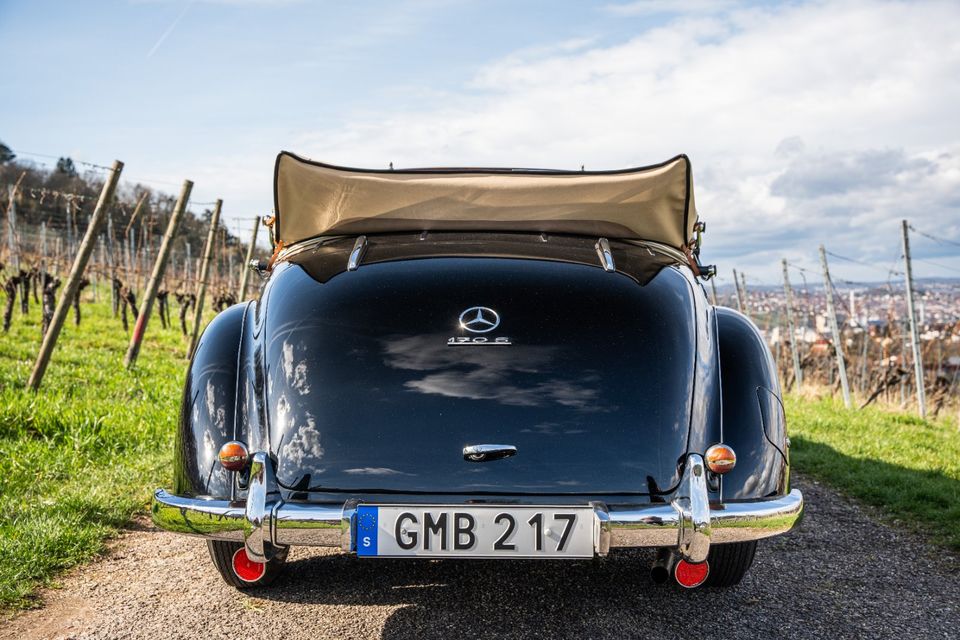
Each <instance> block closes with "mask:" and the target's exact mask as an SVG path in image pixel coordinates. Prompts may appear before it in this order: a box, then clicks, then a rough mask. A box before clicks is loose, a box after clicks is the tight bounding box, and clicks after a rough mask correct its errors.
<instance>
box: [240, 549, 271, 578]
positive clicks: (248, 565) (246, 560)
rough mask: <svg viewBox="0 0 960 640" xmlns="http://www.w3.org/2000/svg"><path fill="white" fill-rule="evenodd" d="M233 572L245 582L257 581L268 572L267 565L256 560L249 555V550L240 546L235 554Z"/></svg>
mask: <svg viewBox="0 0 960 640" xmlns="http://www.w3.org/2000/svg"><path fill="white" fill-rule="evenodd" d="M233 572H234V573H235V574H237V577H238V578H240V579H241V580H243V581H244V582H256V581H257V580H259V579H260V578H262V577H263V574H264V573H266V572H267V565H265V564H264V563H262V562H254V561H253V560H251V559H250V556H248V555H247V550H246V549H244V548H243V547H240V548H239V549H237V551H236V553H234V554H233Z"/></svg>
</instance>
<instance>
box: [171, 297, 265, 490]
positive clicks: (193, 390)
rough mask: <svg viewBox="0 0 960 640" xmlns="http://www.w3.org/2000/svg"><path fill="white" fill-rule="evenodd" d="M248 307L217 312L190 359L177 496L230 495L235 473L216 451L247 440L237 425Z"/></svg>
mask: <svg viewBox="0 0 960 640" xmlns="http://www.w3.org/2000/svg"><path fill="white" fill-rule="evenodd" d="M247 310H248V304H246V303H245V304H239V305H235V306H233V307H230V308H229V309H227V310H225V311H223V312H222V313H220V314H218V315H217V316H216V317H215V318H214V319H213V321H211V322H210V324H209V325H208V326H207V328H206V329H205V330H204V332H203V334H202V336H201V337H200V341H199V343H198V345H197V348H196V351H195V352H194V355H193V358H192V359H191V361H190V367H189V369H188V371H187V378H186V382H185V384H184V389H183V400H182V402H181V409H180V424H179V429H178V431H177V438H176V449H175V451H176V453H175V456H176V460H175V461H174V490H175V492H176V493H177V494H178V495H181V496H204V497H210V498H217V499H230V498H231V497H232V496H231V488H232V485H233V482H232V478H231V477H230V476H231V474H230V473H228V472H227V471H226V470H225V469H224V468H223V467H221V466H220V463H219V461H218V460H217V453H218V452H219V451H220V447H221V446H222V445H223V443H224V442H227V441H228V440H241V441H243V440H245V434H244V433H243V427H242V426H240V425H238V424H237V422H238V421H237V414H238V411H237V404H238V403H237V396H238V394H237V388H238V376H237V371H238V363H239V362H240V361H242V360H244V358H243V357H242V356H243V352H244V348H243V342H244V340H243V336H244V333H245V331H244V325H245V322H246V318H247ZM241 395H244V394H241ZM241 411H242V410H241ZM238 427H239V431H238Z"/></svg>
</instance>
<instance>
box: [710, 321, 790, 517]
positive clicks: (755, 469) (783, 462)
mask: <svg viewBox="0 0 960 640" xmlns="http://www.w3.org/2000/svg"><path fill="white" fill-rule="evenodd" d="M716 311H717V327H718V332H719V339H720V340H719V343H720V378H721V385H722V399H723V442H724V443H725V444H727V445H729V446H731V447H733V450H734V451H735V452H736V453H737V465H736V467H735V468H734V469H733V470H732V471H730V472H728V473H727V474H725V475H724V476H723V486H722V496H723V499H724V500H746V499H756V498H763V497H770V496H777V495H783V494H785V493H787V492H788V490H789V457H788V451H787V433H786V418H785V416H784V412H783V404H782V402H781V400H780V383H779V381H778V380H777V370H776V366H775V364H774V362H773V358H772V357H771V355H770V350H769V349H768V348H767V345H766V343H765V342H764V341H763V337H762V336H761V335H760V332H759V331H758V330H757V327H756V326H755V325H754V324H753V323H752V322H751V321H750V320H749V319H748V318H747V317H746V316H744V315H742V314H740V313H737V312H736V311H734V310H732V309H727V308H723V307H717V309H716Z"/></svg>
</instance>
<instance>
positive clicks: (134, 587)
mask: <svg viewBox="0 0 960 640" xmlns="http://www.w3.org/2000/svg"><path fill="white" fill-rule="evenodd" d="M796 484H797V486H799V487H800V488H801V489H802V490H803V492H804V494H805V495H806V497H807V501H808V503H807V504H808V508H807V516H806V519H805V521H804V523H803V524H802V525H801V530H799V531H796V532H794V533H793V534H791V535H789V536H786V537H784V538H780V539H775V540H770V541H767V542H766V544H763V543H761V544H762V546H761V547H760V549H759V550H758V553H757V560H756V563H755V564H754V567H753V569H752V571H751V572H750V573H749V574H748V576H747V578H746V579H745V580H744V582H743V583H742V584H741V585H740V586H739V587H737V588H734V589H730V590H726V591H714V590H695V591H690V592H685V591H682V590H680V589H679V588H674V587H669V586H656V585H654V584H653V583H651V581H650V579H649V575H648V573H649V571H648V567H649V562H650V560H651V554H649V553H647V552H637V553H634V552H630V553H620V554H617V555H616V556H611V557H610V558H607V559H604V560H600V561H593V562H571V563H559V562H540V563H537V562H518V563H511V564H505V563H495V562H487V561H475V562H450V561H445V562H415V561H357V560H356V559H353V558H350V557H347V556H343V555H339V554H337V553H334V552H328V551H326V550H323V551H317V550H304V549H299V550H298V549H295V550H294V551H293V552H292V553H291V558H290V563H289V569H290V571H289V573H288V575H287V576H286V577H284V578H283V579H281V580H279V581H278V582H277V583H276V584H274V585H273V586H271V587H269V588H265V589H261V590H258V591H256V592H251V593H239V592H237V591H234V590H233V589H231V588H229V587H227V586H226V585H224V584H223V583H222V582H221V580H220V577H219V576H218V575H217V574H216V572H215V570H214V569H213V567H212V566H211V565H210V563H209V560H208V557H207V551H206V546H205V544H204V543H203V541H201V540H196V539H188V538H181V537H177V536H173V535H170V534H167V533H162V532H158V531H155V530H153V529H151V528H150V527H149V526H148V525H144V526H143V527H141V528H140V529H137V530H133V531H130V532H128V533H126V534H124V535H123V536H122V537H121V538H120V540H119V541H117V543H115V544H114V545H113V550H112V552H111V553H110V554H109V555H108V556H107V557H106V558H105V559H104V560H103V561H101V562H99V563H97V564H95V565H91V566H89V567H85V568H83V569H81V570H80V571H78V572H75V573H74V574H72V575H70V576H69V577H67V578H65V579H64V581H63V587H62V588H61V589H57V590H51V591H48V592H46V593H45V594H44V601H45V603H46V606H45V607H44V608H43V609H38V610H34V611H28V612H25V613H23V614H21V615H19V616H18V617H16V618H14V619H13V620H11V621H7V622H6V623H5V624H3V625H2V626H0V638H16V639H17V640H32V639H34V638H111V639H113V638H244V637H255V636H263V637H270V638H283V639H291V640H292V639H296V638H311V639H316V638H381V637H382V638H434V637H443V638H460V637H490V638H494V637H496V638H534V637H544V638H546V637H549V638H563V637H571V638H625V637H649V638H658V639H659V638H684V639H687V638H694V637H711V636H712V637H718V638H724V639H725V640H726V639H728V638H750V639H751V640H757V639H758V638H778V637H784V638H898V639H903V638H958V637H960V563H958V560H957V559H956V558H946V559H944V558H943V556H942V554H938V553H937V551H935V550H934V549H932V548H930V547H929V546H927V545H925V544H924V543H923V542H921V541H920V540H918V539H917V538H916V537H914V536H911V535H905V534H901V533H897V532H895V531H893V530H892V529H891V528H889V527H886V526H883V525H880V524H877V523H876V522H875V521H874V520H872V519H871V517H870V515H869V514H867V513H865V512H864V510H863V509H861V508H858V507H856V506H854V505H851V504H849V503H848V502H846V501H845V500H843V499H842V498H840V497H839V496H837V495H836V494H835V493H833V492H832V491H829V490H827V489H826V488H825V487H823V486H820V485H818V484H816V483H813V482H811V481H810V480H808V479H805V478H800V479H799V480H798V481H797V482H796Z"/></svg>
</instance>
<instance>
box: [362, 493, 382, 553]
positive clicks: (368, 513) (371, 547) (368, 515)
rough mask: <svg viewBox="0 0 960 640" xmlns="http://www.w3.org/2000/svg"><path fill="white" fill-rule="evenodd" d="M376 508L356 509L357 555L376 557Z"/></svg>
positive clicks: (363, 507)
mask: <svg viewBox="0 0 960 640" xmlns="http://www.w3.org/2000/svg"><path fill="white" fill-rule="evenodd" d="M377 510H378V509H377V507H365V506H363V505H361V506H359V507H357V555H358V556H375V555H377Z"/></svg>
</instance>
